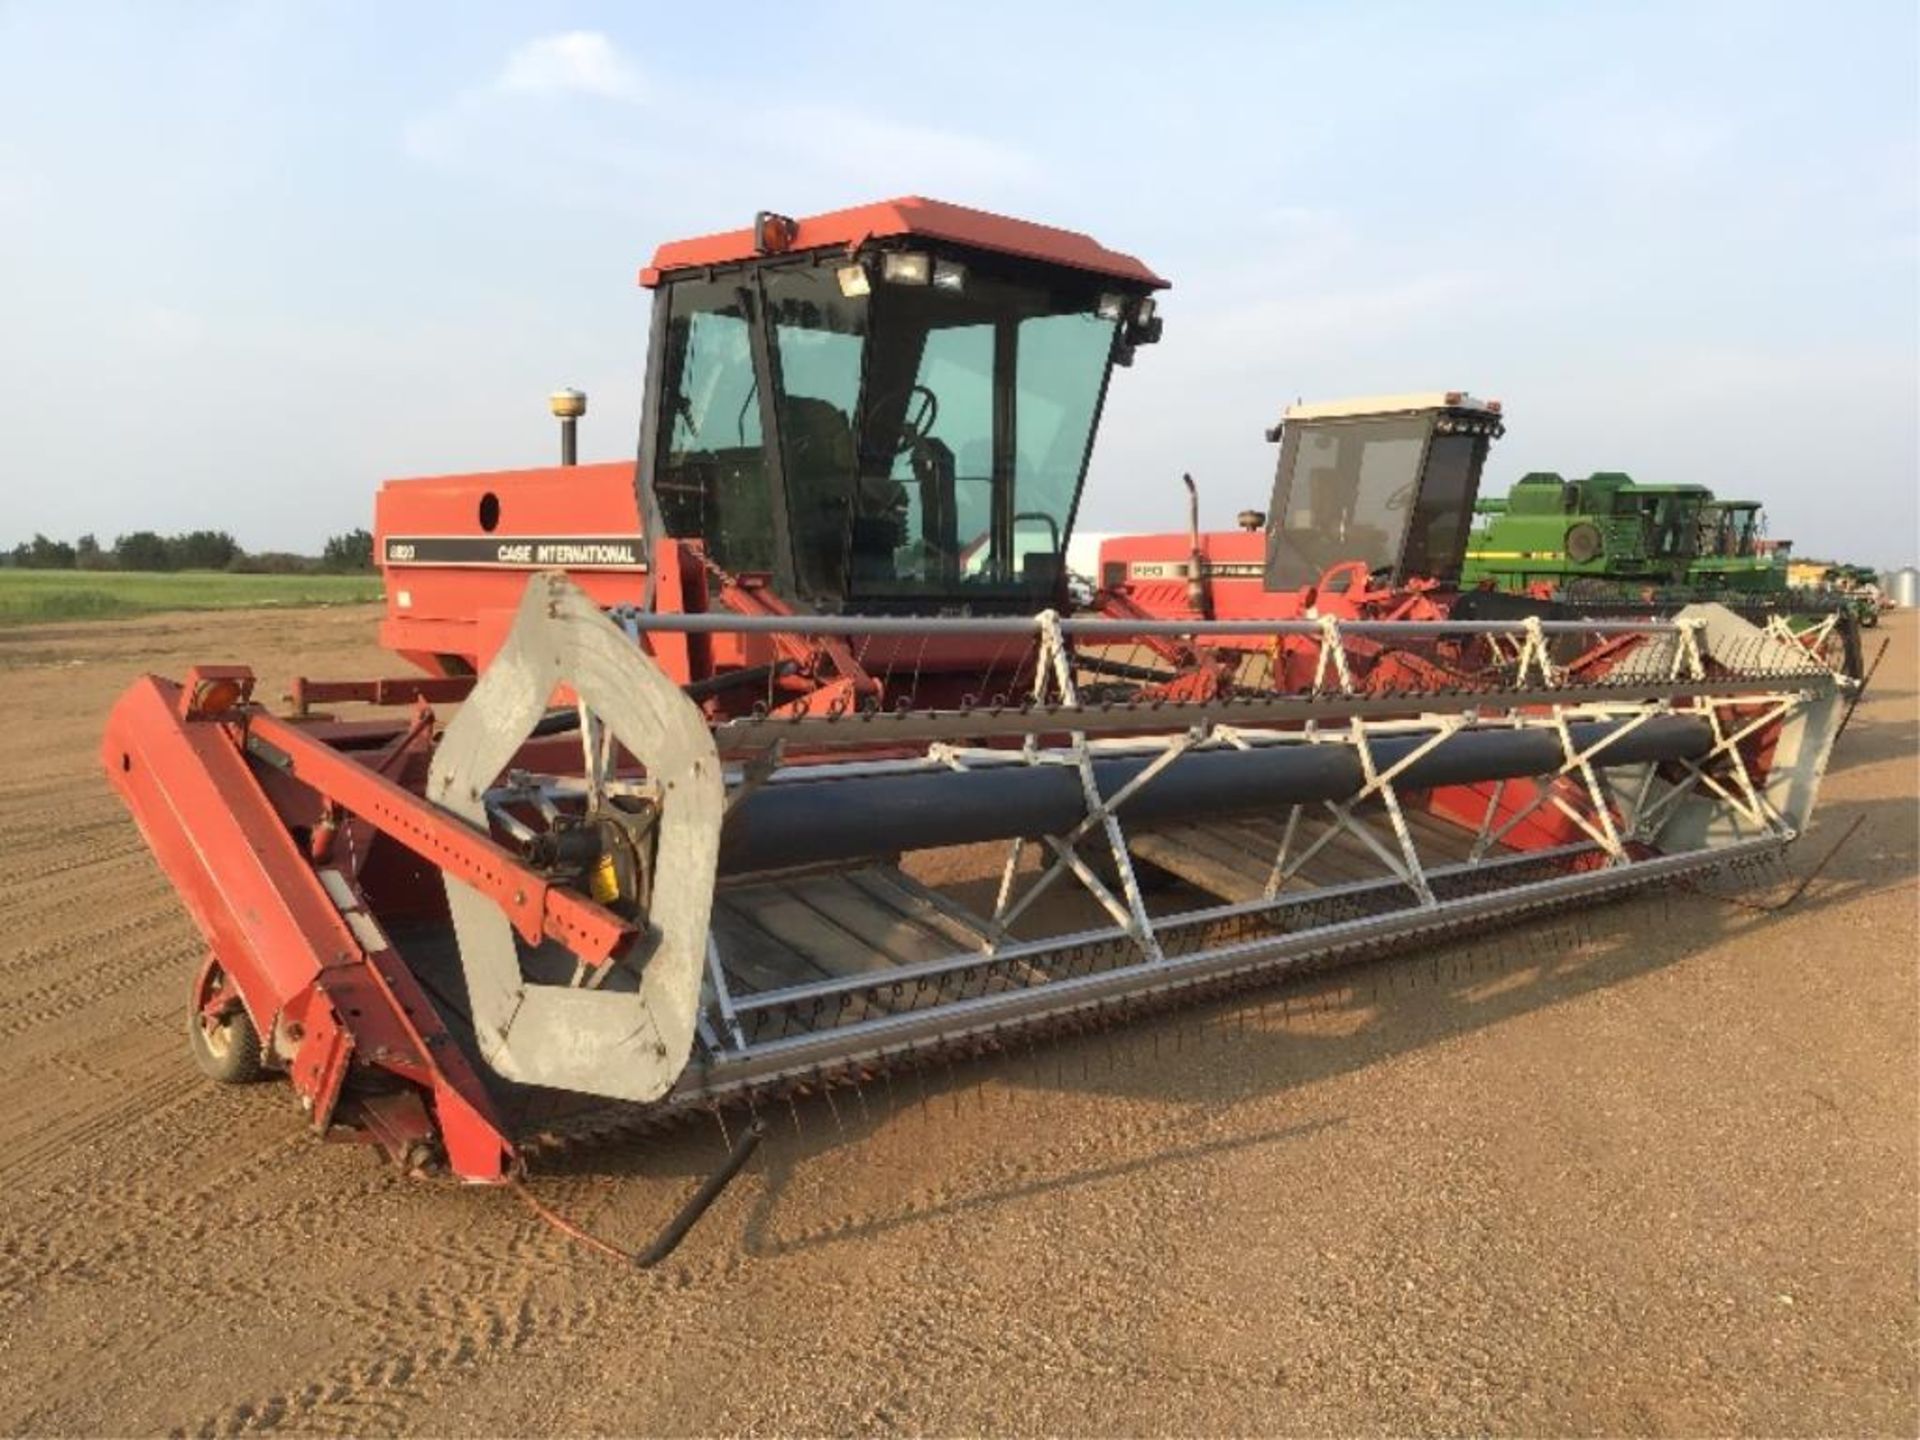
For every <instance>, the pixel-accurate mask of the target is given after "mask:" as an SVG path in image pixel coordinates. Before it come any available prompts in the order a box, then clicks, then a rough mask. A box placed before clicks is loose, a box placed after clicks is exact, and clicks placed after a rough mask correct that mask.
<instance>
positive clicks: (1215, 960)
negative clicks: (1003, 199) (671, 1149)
mask: <svg viewBox="0 0 1920 1440" xmlns="http://www.w3.org/2000/svg"><path fill="white" fill-rule="evenodd" d="M641 282H642V284H643V285H645V286H647V287H649V288H651V290H652V291H653V318H652V333H651V343H650V346H649V349H648V354H647V366H646V381H645V399H644V414H643V421H642V432H641V436H640V444H639V455H638V459H637V463H634V464H619V465H577V466H576V465H570V464H569V465H562V466H558V467H553V468H549V469H543V470H530V471H516V472H508V473H496V474H482V475H462V476H451V477H445V478H435V479H423V480H404V481H395V482H392V483H389V484H388V485H386V486H385V487H384V488H383V490H382V491H381V494H380V498H379V509H378V527H377V542H378V546H379V551H380V555H381V559H382V562H383V566H384V569H385V574H386V582H387V612H386V619H385V622H384V625H383V629H382V635H383V638H384V640H385V642H386V643H387V645H388V646H389V647H390V648H391V649H392V650H393V651H395V652H396V653H397V654H398V655H400V656H403V657H405V659H406V660H407V661H409V662H411V664H412V668H413V670H414V671H415V673H414V674H412V675H410V676H406V677H404V678H393V677H387V678H375V679H368V680H357V681H337V680H333V681H318V680H301V681H298V682H296V684H295V688H294V694H293V696H292V697H291V698H292V700H293V705H292V707H291V712H290V713H275V711H274V709H272V708H271V707H269V706H268V705H266V704H265V703H263V698H262V697H261V696H259V695H257V694H256V693H255V680H254V676H253V675H252V674H251V673H250V672H249V671H247V670H245V669H242V668H237V667H227V666H218V665H205V666H199V667H196V668H194V669H192V670H190V671H189V672H188V673H187V674H186V675H185V676H184V677H182V678H181V679H179V680H177V681H176V680H169V679H162V678H158V677H151V676H150V677H147V678H144V679H142V680H140V681H138V682H137V683H136V684H134V685H133V686H132V687H131V688H130V689H129V690H128V691H127V692H126V694H125V695H124V696H123V697H122V698H121V699H120V700H119V702H118V703H117V704H116V706H115V707H114V709H113V712H112V714H111V716H110V718H109V720H108V722H107V726H106V733H105V736H104V740H103V761H104V764H105V767H106V770H107V773H108V775H109V776H110V777H111V780H112V783H113V784H114V785H115V787H116V788H117V789H118V791H119V792H120V794H121V795H122V797H123V798H124V800H125V802H126V804H127V805H128V807H129V809H130V810H131V811H132V813H133V815H134V817H135V819H136V820H137V822H138V824H139V826H140V829H141V831H142V833H143V834H144V836H145V837H146V840H147V843H148V844H149V845H150V847H151V848H152V850H153V853H154V855H155V856H156V857H157V859H158V861H159V863H160V864H161V865H162V866H163V867H164V868H165V870H166V872H167V874H168V875H169V876H170V877H171V879H172V881H173V884H174V885H175V886H176V888H177V889H178V891H179V894H180V896H181V898H182V901H183V902H184V904H185V905H186V907H187V908H188V910H189V911H190V912H191V913H192V916H193V918H194V921H195V922H196V924H197V925H198V927H199V929H200V931H201V932H202V934H203V935H204V937H205V940H206V946H207V959H206V961H205V964H204V965H203V966H202V967H201V968H200V970H199V972H198V974H197V976H196V977H195V979H194V982H193V989H192V997H191V1023H190V1027H189V1028H190V1040H191V1043H192V1046H193V1049H194V1052H195V1054H196V1056H197V1058H198V1059H199V1060H200V1063H201V1064H202V1065H203V1067H205V1068H206V1069H208V1070H209V1071H210V1072H212V1073H213V1074H215V1075H216V1076H218V1077H219V1078H223V1079H242V1078H250V1077H251V1076H253V1075H255V1074H258V1073H260V1072H261V1071H263V1070H266V1071H277V1072H283V1073H284V1074H285V1076H286V1078H287V1080H288V1081H289V1082H290V1083H291V1085H292V1088H293V1090H294V1092H295V1094H296V1095H297V1096H298V1099H299V1102H300V1104H301V1106H302V1107H303V1108H304V1109H305V1111H306V1112H307V1114H308V1115H309V1116H310V1118H311V1122H312V1125H313V1128H314V1129H315V1130H316V1131H318V1132H320V1133H322V1134H327V1133H332V1134H353V1135H358V1136H360V1137H363V1138H366V1139H369V1140H371V1141H374V1142H376V1143H378V1144H379V1145H380V1146H382V1147H383V1148H384V1149H385V1150H386V1151H387V1152H388V1153H389V1154H391V1155H392V1156H393V1157H394V1158H395V1159H396V1160H398V1161H400V1162H402V1163H404V1164H406V1165H408V1166H410V1167H420V1168H426V1167H438V1166H441V1165H444V1166H445V1167H446V1168H447V1169H448V1170H450V1171H451V1172H452V1173H453V1174H454V1175H456V1176H459V1177H462V1178H464V1179H467V1180H470V1181H476V1182H489V1181H502V1180H506V1179H509V1178H511V1177H512V1176H513V1175H514V1174H515V1173H516V1171H517V1169H518V1167H519V1166H520V1164H521V1160H522V1145H521V1137H522V1136H523V1135H524V1134H525V1133H527V1131H528V1130H529V1128H530V1127H540V1126H550V1125H552V1124H554V1123H556V1116H558V1115H559V1114H560V1113H561V1112H562V1111H563V1110H565V1109H567V1108H568V1107H569V1106H571V1107H573V1109H575V1110H576V1111H585V1112H592V1113H602V1112H605V1111H606V1110H608V1109H609V1108H610V1107H611V1108H612V1109H613V1110H614V1111H615V1112H616V1113H617V1114H619V1115H621V1116H626V1117H637V1118H639V1119H646V1120H650V1119H651V1118H653V1117H667V1116H670V1115H672V1114H674V1113H676V1112H683V1111H687V1110H689V1109H701V1110H706V1109H712V1108H716V1107H726V1106H729V1105H731V1104H733V1103H739V1104H741V1105H742V1106H744V1107H754V1106H757V1105H758V1104H759V1103H761V1102H762V1101H763V1100H764V1099H765V1098H766V1097H769V1096H772V1095H778V1094H785V1093H791V1091H792V1090H794V1089H795V1088H796V1087H803V1088H806V1089H809V1090H811V1089H815V1088H819V1087H831V1086H836V1085H840V1084H843V1083H857V1082H860V1081H864V1080H866V1079H869V1078H871V1077H873V1076H875V1075H877V1074H881V1073H883V1072H886V1071H888V1070H889V1069H890V1068H892V1067H895V1066H900V1065H913V1064H919V1063H921V1062H923V1061H924V1060H926V1059H928V1058H929V1057H937V1056H943V1055H949V1054H953V1053H956V1052H965V1053H972V1052H974V1051H977V1050H980V1049H983V1048H988V1047H992V1046H995V1045H999V1044H1004V1043H1006V1042H1007V1041H1009V1040H1010V1039H1015V1038H1018V1039H1019V1040H1020V1042H1021V1043H1023V1044H1024V1043H1026V1041H1027V1040H1028V1038H1029V1037H1031V1036H1033V1035H1035V1034H1036V1033H1047V1032H1054V1031H1059V1030H1062V1029H1067V1030H1077V1029H1081V1028H1085V1027H1088V1026H1092V1025H1099V1024H1106V1023H1109V1022H1111V1021H1113V1020H1115V1019H1118V1018H1125V1017H1128V1016H1131V1015H1133V1014H1136V1013H1138V1012H1140V1011H1142V1010H1145V1009H1149V1008H1152V1007H1155V1006H1158V1005H1162V1004H1166V1003H1170V1002H1174V1001H1177V1000H1180V999H1183V998H1191V997H1194V996H1198V995H1208V994H1214V993H1219V992H1221V991H1223V990H1227V989H1236V988H1239V987H1242V986H1249V985H1253V984H1257V983H1261V982H1264V981H1266V980H1268V979H1270V978H1273V977H1276V976H1278V975H1281V974H1283V973H1285V972H1287V971H1289V970H1291V969H1294V968H1296V967H1301V966H1307V965H1319V964H1324V963H1327V962H1328V961H1330V960H1333V959H1337V958H1339V957H1343V956H1350V955H1358V954H1363V953H1371V952H1374V951H1377V950H1381V949H1385V948H1392V947H1400V946H1418V945H1420V944H1426V943H1438V941H1439V939H1440V937H1444V936H1447V935H1450V934H1454V933H1457V932H1460V931H1462V930H1466V929H1470V928H1480V927H1486V926H1491V925H1494V924H1497V923H1503V922H1509V921H1511V922H1516V923H1518V924H1521V925H1525V924H1528V923H1531V922H1532V920H1533V919H1534V918H1535V917H1537V916H1538V915H1540V914H1541V913H1542V912H1545V911H1548V910H1550V909H1554V908H1557V907H1563V906H1569V905H1575V904H1583V903H1589V902H1593V901H1597V900H1602V899H1605V898H1608V897H1613V896H1617V895H1621V894H1623V893H1626V892H1629V891H1632V890H1634V889H1636V888H1638V887H1644V886H1648V885H1657V884H1661V883H1665V882H1671V881H1674V880H1677V879H1681V878H1684V877H1692V876H1697V875H1700V874H1703V873H1706V872H1712V871H1716V870H1723V869H1727V868H1729V867H1742V866H1745V865H1748V864H1750V863H1752V862H1754V861H1757V860H1760V859H1763V858H1766V857H1771V856H1774V855H1777V854H1778V852H1779V851H1780V850H1781V849H1782V848H1783V847H1785V846H1787V845H1789V844H1791V843H1792V842H1793V841H1794V840H1795V838H1796V837H1797V836H1798V835H1799V834H1800V833H1801V832H1802V831H1803V830H1804V829H1805V827H1806V825H1807V821H1808V815H1809V811H1810V809H1811V807H1812V804H1813V802H1814V796H1815V792H1816V789H1817V787H1818V783H1819V779H1820V774H1821V770H1822V768H1823V766H1824V763H1825V758H1826V753H1827V749H1828V746H1829V745H1830V743H1831V739H1832V736H1833V733H1834V730H1835V727H1836V725H1837V723H1838V718H1839V717H1838V713H1837V712H1838V708H1839V707H1838V699H1837V696H1836V691H1835V682H1834V679H1833V676H1832V675H1831V673H1830V672H1828V671H1827V670H1825V669H1824V668H1822V667H1820V666H1818V665H1817V664H1814V663H1813V662H1812V661H1811V660H1810V658H1809V656H1808V655H1807V654H1806V652H1805V651H1804V650H1802V649H1800V648H1799V647H1797V646H1794V645H1792V644H1790V643H1784V642H1782V641H1780V640H1779V639H1777V638H1776V637H1772V636H1769V635H1767V634H1764V633H1762V632H1761V631H1759V630H1756V629H1755V628H1753V627H1752V626H1750V625H1747V624H1745V623H1743V622H1742V621H1740V620H1738V619H1737V618H1735V617H1733V616H1731V615H1729V614H1727V613H1726V612H1724V611H1719V610H1716V609H1714V608H1713V607H1700V608H1698V609H1694V610H1690V611H1687V612H1684V613H1682V614H1680V615H1678V616H1676V617H1674V618H1672V619H1669V620H1663V621H1654V622H1644V621H1640V622H1634V621H1584V620H1583V621H1568V622H1559V623H1554V622H1545V621H1541V620H1539V619H1537V618H1529V619H1525V620H1514V621H1504V622H1492V621H1487V622H1473V623H1466V622H1458V621H1452V620H1444V619H1443V620H1437V621H1425V622H1405V621H1399V622H1391V621H1389V622H1371V623H1369V622H1366V621H1351V620H1350V621H1342V620H1339V619H1335V618H1332V617H1323V616H1317V615H1313V614H1308V615H1304V616H1302V617H1300V618H1297V619H1291V620H1258V621H1256V620H1248V619H1232V620H1218V621H1207V620H1186V619H1180V620H1164V619H1146V618H1131V619H1130V618H1125V617H1122V618H1086V617H1079V618H1076V617H1072V616H1070V615H1067V614H1064V613H1063V612H1064V611H1065V610H1066V609H1067V608H1068V606H1067V601H1066V597H1067V594H1068V590H1067V576H1066V573H1065V568H1064V556H1065V553H1066V546H1067V541H1068V537H1069V535H1070V533H1071V531H1072V529H1073V524H1074V516H1075V512H1076V509H1077V507H1078V504H1079V500H1080V494H1081V488H1082V485H1083V482H1084V481H1085V478H1086V473H1087V465H1088V459H1089V457H1090V455H1091V453H1092V448H1093V442H1094V435H1095V431H1096V428H1097V425H1098V421H1099V417H1100V413H1101V410H1102V407H1103V404H1104V403H1105V400H1106V398H1107V394H1108V388H1109V382H1110V379H1111V378H1112V376H1113V374H1114V371H1115V367H1116V365H1125V364H1128V363H1131V361H1132V360H1133V359H1134V357H1135V353H1136V351H1137V350H1138V349H1139V348H1140V347H1142V346H1144V345H1146V344H1148V343H1150V342H1152V341H1155V340H1157V339H1158V338H1159V332H1160V321H1159V319H1158V317H1157V316H1156V315H1155V313H1154V310H1155V294H1156V292H1157V291H1158V290H1160V289H1162V288H1163V286H1164V282H1163V281H1161V280H1160V279H1159V278H1158V277H1157V276H1156V275H1155V274H1154V273H1153V272H1152V271H1151V270H1149V269H1147V268H1146V267H1145V266H1144V265H1142V264H1141V263H1140V262H1139V261H1137V260H1134V259H1132V258H1131V257H1129V256H1126V255H1122V254H1118V253H1115V252H1113V251H1110V250H1107V249H1105V248H1103V247H1102V246H1100V245H1098V244H1096V243H1095V242H1094V241H1092V240H1091V239H1089V238H1087V237H1085V236H1083V235H1079V234H1074V233H1070V232H1067V231H1062V230H1056V229H1051V228H1048V227H1044V226H1040V225H1034V224H1029V223H1025V222H1021V221H1016V220H1011V219H1005V218H1001V217H998V216H993V215H988V214H984V213H981V212H978V211H973V210H967V209H962V208H960V207H956V206H950V205H944V204H939V203H935V202H931V201H925V200H901V201H896V202H892V203H888V204H880V205H873V206H868V207H864V208H860V209H855V210H849V211H842V212H837V213H833V214H826V215H820V216H817V217H811V218H807V219H803V220H799V221H794V220H790V219H787V218H786V217H783V216H779V215H773V214H763V215H761V216H760V217H758V219H757V220H756V222H755V224H754V226H753V227H752V228H751V229H748V230H745V231H740V232H734V233H728V234H721V235H715V236H711V237H708V238H705V239H699V240H693V241H687V242H683V243H678V244H672V245H668V246H665V247H663V248H662V249H661V250H659V251H658V253H657V254H656V256H655V258H654V261H653V263H652V264H651V265H650V266H648V267H647V268H646V269H645V270H644V271H642V272H641ZM583 407H584V400H583V399H582V398H581V397H579V396H577V395H573V394H571V393H570V392H563V393H562V395H560V396H558V397H556V410H557V412H558V413H560V414H561V415H562V418H563V420H565V421H566V422H567V423H568V426H569V429H570V427H571V423H572V420H573V418H574V417H575V416H577V415H578V414H579V412H580V410H581V409H582V408H583ZM1170 423H1177V419H1170ZM568 449H569V451H570V450H571V437H570V436H569V443H568ZM568 458H569V459H570V458H571V455H570V453H569V456H568ZM1228 636H1231V638H1232V640H1233V646H1234V649H1235V651H1236V653H1246V652H1257V651H1259V650H1260V649H1261V648H1262V647H1265V648H1267V649H1268V650H1270V651H1271V652H1272V653H1273V654H1275V655H1278V654H1280V653H1282V652H1283V651H1284V652H1286V653H1287V654H1289V655H1292V656H1295V657H1296V660H1297V657H1298V655H1299V652H1300V650H1301V648H1302V647H1303V646H1304V647H1307V649H1308V650H1309V652H1310V654H1311V656H1312V663H1310V664H1307V665H1304V666H1303V665H1301V664H1298V663H1290V664H1287V665H1269V666H1267V667H1265V669H1264V670H1262V671H1261V674H1262V675H1263V676H1264V680H1258V679H1248V678H1247V677H1244V676H1243V677H1241V681H1240V683H1236V684H1233V685H1230V686H1217V687H1205V688H1201V689H1198V690H1188V691H1182V690H1180V689H1179V688H1178V687H1175V688H1173V689H1169V687H1168V686H1167V685H1166V684H1165V683H1163V682H1164V681H1165V679H1166V677H1167V674H1168V666H1167V663H1166V660H1165V657H1166V656H1167V655H1168V654H1169V652H1170V648H1172V649H1178V648H1179V647H1185V649H1186V650H1189V651H1200V650H1206V649H1208V648H1210V647H1212V646H1214V645H1215V644H1216V642H1219V641H1221V640H1222V639H1224V638H1225V637H1228ZM1383 653H1385V654H1392V655H1398V656H1402V657H1405V659H1406V663H1404V664H1395V665H1388V666H1383V665H1381V664H1380V663H1379V657H1380V656H1381V655H1382V654H1383ZM1356 654H1364V655H1365V656H1366V657H1368V663H1367V665H1366V666H1365V667H1356V666H1353V665H1350V664H1349V657H1350V656H1351V655H1356ZM396 668H399V667H396ZM1356 670H1362V671H1363V672H1364V673H1363V674H1362V675H1361V676H1360V678H1356ZM1183 696H1189V697H1191V698H1182V697H1183ZM750 1144H751V1136H750V1135H748V1134H746V1133H745V1132H743V1139H742V1141H741V1144H740V1146H739V1148H738V1149H737V1150H736V1152H735V1156H734V1161H733V1162H732V1164H731V1167H730V1168H728V1169H727V1170H725V1171H723V1173H722V1174H721V1175H719V1176H716V1178H715V1182H713V1184H711V1185H710V1186H709V1187H708V1188H709V1190H712V1189H715V1188H717V1185H718V1183H720V1182H722V1181H724V1178H725V1176H726V1175H727V1174H730V1173H731V1169H733V1168H737V1163H738V1161H739V1160H740V1159H741V1158H743V1152H744V1151H745V1149H747V1148H748V1147H749V1146H750ZM675 1238H677V1237H675Z"/></svg>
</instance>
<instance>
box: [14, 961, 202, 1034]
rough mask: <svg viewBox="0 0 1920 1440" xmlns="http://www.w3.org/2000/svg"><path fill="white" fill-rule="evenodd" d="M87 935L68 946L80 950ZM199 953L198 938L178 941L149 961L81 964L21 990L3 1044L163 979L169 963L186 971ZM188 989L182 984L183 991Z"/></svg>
mask: <svg viewBox="0 0 1920 1440" xmlns="http://www.w3.org/2000/svg"><path fill="white" fill-rule="evenodd" d="M87 938H89V937H85V936H82V937H78V938H77V939H76V940H75V941H74V943H73V944H72V945H71V946H69V947H67V948H68V949H79V948H81V946H82V943H83V942H84V941H85V940H86V939H87ZM61 953H66V952H65V951H62V952H61ZM199 954H200V943H199V940H198V938H197V937H196V938H194V939H192V940H184V941H183V940H175V941H173V942H172V943H171V944H169V945H166V946H163V947H159V948H155V949H152V950H149V951H147V952H146V955H145V959H146V961H147V963H145V964H138V965H128V966H126V967H125V968H123V969H120V970H101V969H96V968H89V967H86V966H80V967H77V968H76V969H75V970H74V971H72V972H71V973H69V974H66V975H63V976H61V977H60V978H59V979H58V980H53V981H49V982H47V983H46V984H43V985H36V986H35V987H33V988H32V989H31V990H23V991H20V992H19V993H18V994H16V995H15V996H14V997H13V999H12V1005H11V1006H10V1007H9V1009H8V1011H7V1013H6V1016H5V1018H4V1019H0V1044H4V1042H6V1041H8V1040H12V1039H14V1038H16V1037H17V1036H20V1035H24V1034H27V1033H28V1032H29V1031H32V1030H37V1029H39V1028H41V1027H42V1026H47V1025H51V1024H53V1023H54V1022H56V1021H59V1020H64V1019H65V1018H66V1017H67V1016H69V1015H77V1014H79V1013H80V1012H82V1011H84V1010H87V1009H89V1008H91V1007H93V1006H96V1005H99V1004H100V1003H101V1002H102V1001H105V1000H110V999H112V998H113V997H114V996H116V995H120V994H122V993H124V992H126V991H128V990H131V989H133V988H134V987H136V986H139V985H145V984H148V983H150V982H154V981H157V980H159V979H161V978H163V976H164V974H165V971H164V969H163V967H165V966H178V967H180V968H181V969H182V970H183V971H184V969H185V966H186V963H187V962H188V961H189V960H191V959H193V958H194V957H195V956H197V955H199ZM43 958H45V957H43ZM185 988H186V987H185V986H183V987H182V989H183V991H184V989H185Z"/></svg>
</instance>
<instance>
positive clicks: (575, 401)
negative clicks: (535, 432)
mask: <svg viewBox="0 0 1920 1440" xmlns="http://www.w3.org/2000/svg"><path fill="white" fill-rule="evenodd" d="M547 408H548V409H549V410H551V411H553V418H554V419H556V420H558V421H559V422H560V463H561V464H562V465H577V464H579V463H580V451H579V436H578V434H577V427H578V424H579V420H580V417H581V416H582V415H584V414H586V413H587V392H586V391H584V390H575V389H572V388H571V387H567V388H564V389H560V390H556V391H554V392H553V394H551V395H549V396H548V397H547Z"/></svg>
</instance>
